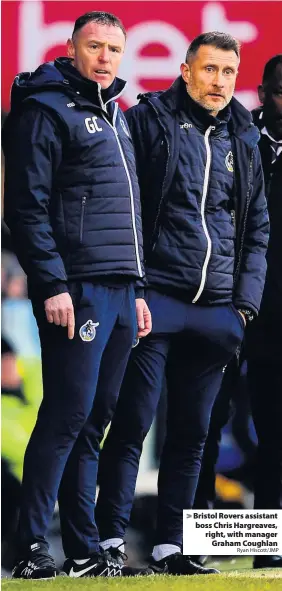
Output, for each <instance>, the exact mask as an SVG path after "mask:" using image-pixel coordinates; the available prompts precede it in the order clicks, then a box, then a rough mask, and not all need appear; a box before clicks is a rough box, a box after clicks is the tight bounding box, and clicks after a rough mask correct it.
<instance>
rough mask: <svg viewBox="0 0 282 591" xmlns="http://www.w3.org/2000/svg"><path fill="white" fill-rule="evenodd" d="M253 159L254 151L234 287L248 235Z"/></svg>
mask: <svg viewBox="0 0 282 591" xmlns="http://www.w3.org/2000/svg"><path fill="white" fill-rule="evenodd" d="M253 158H254V150H253V152H252V155H251V159H250V164H249V177H248V190H247V197H246V207H245V214H244V219H243V227H242V234H241V240H240V246H239V250H238V261H237V265H236V269H235V272H234V282H233V287H234V286H235V284H236V281H237V279H238V275H239V271H240V265H241V258H242V252H243V246H244V239H245V233H246V225H247V218H248V211H249V205H250V192H251V175H252V171H253Z"/></svg>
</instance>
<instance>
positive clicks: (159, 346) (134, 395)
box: [95, 290, 244, 546]
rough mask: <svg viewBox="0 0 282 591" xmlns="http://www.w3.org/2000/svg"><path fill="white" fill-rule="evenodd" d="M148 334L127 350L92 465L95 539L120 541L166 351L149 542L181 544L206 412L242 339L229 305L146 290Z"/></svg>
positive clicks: (240, 323) (239, 323)
mask: <svg viewBox="0 0 282 591" xmlns="http://www.w3.org/2000/svg"><path fill="white" fill-rule="evenodd" d="M147 303H148V305H149V308H150V310H151V313H152V319H153V330H152V333H151V334H150V335H148V336H147V337H146V338H145V339H141V341H140V343H139V345H138V346H137V347H136V348H135V349H133V351H132V353H131V356H130V360H129V363H128V366H127V370H126V374H125V377H124V380H123V384H122V387H121V391H120V395H119V399H118V403H117V407H116V412H115V415H114V418H113V420H112V423H111V428H110V431H109V433H108V436H107V438H106V441H105V444H104V447H103V450H102V453H101V460H100V466H99V482H100V492H99V496H98V500H97V506H96V511H95V515H96V522H97V525H98V528H99V533H100V538H101V540H104V539H107V538H112V537H119V538H124V534H125V529H126V527H127V525H128V522H129V519H130V512H131V507H132V503H133V497H134V491H135V485H136V478H137V473H138V466H139V459H140V455H141V451H142V445H143V441H144V438H145V436H146V434H147V432H148V431H149V428H150V426H151V424H152V421H153V418H154V415H155V411H156V408H157V404H158V401H159V397H160V393H161V388H162V382H163V376H164V371H165V366H166V362H167V357H168V352H169V350H170V349H171V355H170V359H169V362H168V366H167V380H168V392H169V399H168V410H167V433H166V439H165V444H164V448H163V452H162V456H161V462H160V470H159V479H158V514H157V532H156V543H173V544H178V545H180V546H181V545H182V511H183V509H189V508H191V507H192V506H193V501H194V495H195V490H196V486H197V481H198V476H199V471H200V465H201V459H202V454H203V448H204V444H205V440H206V436H207V432H208V426H209V420H210V414H211V409H212V406H213V403H214V400H215V397H216V395H217V393H218V391H219V389H220V385H221V381H222V376H223V367H224V366H225V365H226V364H227V363H228V361H229V360H230V359H231V357H232V356H233V355H234V352H235V350H236V348H237V347H238V346H240V344H241V341H242V338H243V334H244V322H243V319H242V318H241V316H240V314H239V312H237V311H236V310H235V309H234V307H233V305H232V304H226V305H220V306H208V307H207V306H197V305H193V304H187V303H185V302H183V301H180V300H177V299H175V298H173V297H170V296H167V295H164V294H160V293H158V292H156V291H154V290H149V291H148V294H147Z"/></svg>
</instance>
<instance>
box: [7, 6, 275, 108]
mask: <svg viewBox="0 0 282 591" xmlns="http://www.w3.org/2000/svg"><path fill="white" fill-rule="evenodd" d="M91 10H104V11H108V12H113V13H114V14H116V15H117V16H119V17H120V18H121V20H122V21H123V23H124V25H125V27H126V29H127V31H128V40H127V47H126V54H125V56H124V58H123V62H122V66H121V68H120V71H119V75H120V77H121V78H124V79H126V80H128V82H129V84H128V89H127V91H126V93H125V95H124V97H123V106H124V107H129V106H131V105H132V104H134V103H135V102H136V96H137V94H138V93H139V92H145V91H148V90H156V89H161V88H166V87H167V86H168V85H169V84H170V83H171V82H172V80H173V79H174V78H176V76H178V74H179V65H180V63H181V62H182V61H183V60H184V56H185V54H186V50H187V47H188V45H189V43H190V42H191V40H192V39H193V38H194V37H196V36H197V35H199V34H200V33H202V32H204V31H213V30H218V31H223V32H227V33H230V34H232V35H234V36H235V37H236V38H237V39H239V41H240V42H241V43H242V54H241V65H240V73H239V77H238V82H237V90H236V96H237V98H238V99H239V100H240V101H241V102H242V103H243V104H244V105H245V106H246V107H247V108H249V109H251V108H253V107H255V106H256V105H257V104H258V99H257V92H256V88H257V85H258V84H259V83H260V81H261V76H262V71H263V67H264V64H265V62H266V61H267V60H268V59H269V58H270V57H272V56H273V55H275V54H277V53H281V52H282V36H281V24H282V2H264V1H261V2H233V1H228V2H213V1H209V2H189V1H188V2H178V1H175V2H170V1H168V2H138V1H137V2H130V1H129V2H118V1H117V2H107V1H106V2H100V1H97V2H84V1H83V0H82V1H72V2H70V1H68V2H61V1H49V2H41V1H39V0H34V1H32V0H26V1H22V2H9V1H8V0H6V1H5V0H4V1H2V107H3V108H4V109H6V110H7V109H8V108H9V93H10V86H11V83H12V81H13V78H14V76H15V75H16V74H17V73H18V72H19V71H27V70H34V69H36V67H37V66H38V65H39V64H40V63H42V62H44V61H48V60H52V59H54V58H55V57H57V56H59V55H65V42H66V40H67V38H68V37H69V36H71V33H72V28H73V23H74V21H75V19H76V18H77V17H78V16H80V15H81V14H83V13H84V12H88V11H91Z"/></svg>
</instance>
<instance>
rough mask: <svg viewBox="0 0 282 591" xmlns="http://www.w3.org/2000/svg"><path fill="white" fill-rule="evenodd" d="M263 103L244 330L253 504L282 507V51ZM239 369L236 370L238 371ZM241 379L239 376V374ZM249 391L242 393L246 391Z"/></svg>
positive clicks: (215, 419) (217, 418)
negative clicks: (258, 203) (261, 237)
mask: <svg viewBox="0 0 282 591" xmlns="http://www.w3.org/2000/svg"><path fill="white" fill-rule="evenodd" d="M258 94H259V99H260V102H261V103H262V107H259V108H258V109H255V110H254V111H253V112H252V115H253V120H254V122H255V124H256V126H257V127H258V128H259V130H260V140H259V144H258V146H259V150H260V154H261V159H262V166H263V172H264V179H265V191H266V197H267V201H268V211H269V218H270V236H269V245H268V251H267V257H266V258H267V263H268V266H267V273H266V281H265V286H264V291H263V296H262V302H261V307H260V313H259V316H258V318H257V319H256V320H255V322H253V323H251V324H250V325H249V327H248V330H247V332H246V344H247V347H246V351H245V353H246V354H247V358H248V364H247V366H248V371H247V383H248V390H249V394H250V401H251V407H252V414H253V419H254V423H255V427H256V432H257V437H258V448H257V457H256V467H255V482H254V494H255V498H254V508H255V509H282V439H281V437H282V433H281V425H282V395H281V393H282V373H281V363H282V264H281V257H282V233H281V228H282V55H281V54H280V55H276V56H274V57H273V58H271V59H270V60H269V61H268V62H267V63H266V65H265V68H264V73H263V78H262V84H261V85H260V86H259V87H258ZM236 374H237V375H236ZM236 378H237V379H236ZM238 378H239V374H238V371H236V372H234V369H233V367H232V365H231V364H229V367H228V368H227V370H226V373H225V378H224V381H223V383H224V385H223V386H222V388H221V390H220V393H219V395H218V396H217V399H216V402H215V404H214V407H213V410H212V415H211V422H210V428H209V434H208V437H207V441H206V445H205V450H204V454H203V461H202V466H201V472H200V477H199V481H198V486H197V491H196V495H195V502H194V507H195V508H197V509H200V508H201V509H208V508H211V507H212V506H213V503H214V501H215V464H216V461H217V458H218V453H219V443H220V439H221V429H222V427H223V426H224V425H225V424H226V423H227V421H228V419H229V406H230V400H231V398H232V397H233V398H234V402H235V404H236V398H237V395H238V389H239V388H240V389H241V388H242V383H241V380H238ZM246 394H247V392H244V396H246ZM266 395H267V396H266ZM267 567H274V568H277V567H280V568H281V567H282V556H281V555H274V554H273V555H269V554H265V555H263V554H262V555H260V554H259V555H257V556H255V558H254V568H267Z"/></svg>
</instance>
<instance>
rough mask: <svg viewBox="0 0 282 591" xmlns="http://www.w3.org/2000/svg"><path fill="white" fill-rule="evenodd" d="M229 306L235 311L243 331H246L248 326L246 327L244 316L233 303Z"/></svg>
mask: <svg viewBox="0 0 282 591" xmlns="http://www.w3.org/2000/svg"><path fill="white" fill-rule="evenodd" d="M229 305H230V308H231V310H232V311H233V313H234V315H235V316H236V317H237V320H238V321H239V322H240V324H241V327H242V329H243V331H245V328H246V325H245V322H244V319H243V317H242V315H241V314H240V312H239V310H237V308H236V307H235V306H234V304H233V303H231V304H229Z"/></svg>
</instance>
